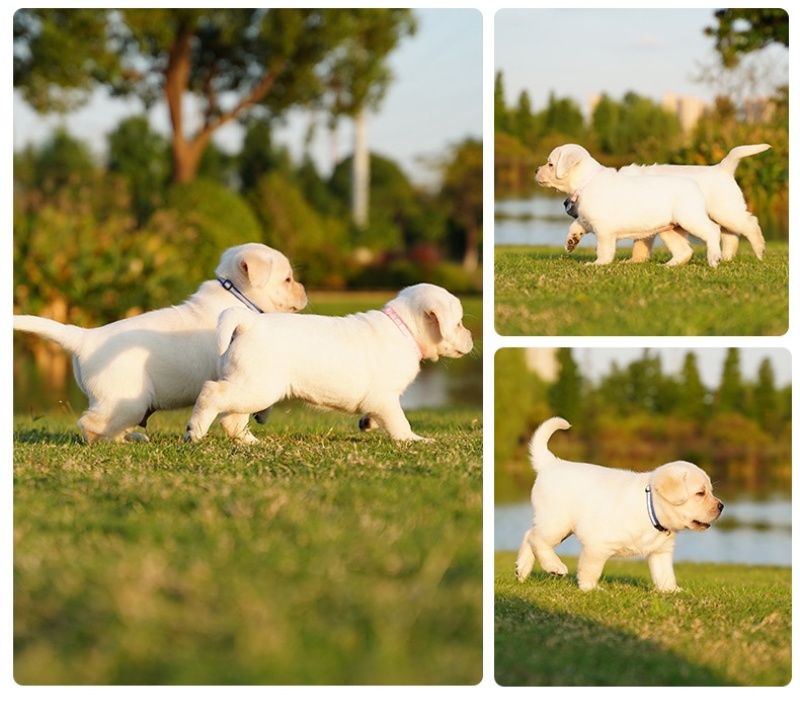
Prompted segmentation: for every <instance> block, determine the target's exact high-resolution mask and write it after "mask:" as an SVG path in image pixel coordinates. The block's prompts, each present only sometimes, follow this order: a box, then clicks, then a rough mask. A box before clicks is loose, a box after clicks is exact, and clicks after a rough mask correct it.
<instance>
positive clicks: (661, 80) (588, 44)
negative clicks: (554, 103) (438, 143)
mask: <svg viewBox="0 0 800 717" xmlns="http://www.w3.org/2000/svg"><path fill="white" fill-rule="evenodd" d="M713 12H714V11H713V9H709V8H703V9H682V8H681V9H616V8H614V9H574V8H573V9H560V10H552V9H546V10H540V9H535V10H522V9H504V10H500V11H498V13H497V14H496V15H495V53H494V54H495V59H494V68H495V70H501V71H502V72H503V81H504V87H505V92H506V101H507V102H508V103H509V104H515V103H516V102H517V100H518V98H519V94H520V92H521V91H522V90H527V91H528V94H529V95H530V97H531V100H532V103H533V110H534V111H535V112H536V111H539V110H541V109H542V108H543V107H544V106H545V104H546V103H547V99H548V96H549V95H550V93H553V94H555V96H556V97H559V98H564V97H569V98H572V99H574V100H575V101H576V102H578V103H579V104H580V105H581V108H582V109H583V110H584V111H586V110H587V108H588V103H589V98H590V97H591V95H593V94H600V93H602V92H605V93H606V94H608V95H609V96H610V97H612V98H613V99H617V100H619V99H622V97H623V95H624V94H625V93H626V92H628V91H629V90H632V91H634V92H636V93H637V94H640V95H642V96H644V97H648V98H650V99H652V100H654V101H657V102H660V101H661V100H662V98H663V97H664V94H665V93H668V92H674V93H677V94H680V95H689V96H693V97H698V98H700V99H705V100H707V101H710V100H712V99H713V97H714V96H715V94H716V93H715V91H714V87H712V86H710V85H708V84H704V83H702V82H699V81H697V78H698V75H699V74H700V71H701V68H702V67H703V66H708V65H714V64H716V57H715V52H714V41H713V38H710V37H707V36H706V35H704V34H703V28H705V27H707V26H709V25H715V24H716V22H715V20H714V17H713ZM767 52H769V57H770V58H774V59H773V61H772V62H770V65H771V66H772V67H773V70H772V71H773V72H775V74H776V75H779V74H780V75H781V76H784V77H785V75H782V74H781V69H782V68H783V67H784V66H785V65H786V63H788V52H787V51H786V50H785V48H777V47H775V48H772V49H770V50H768V51H767ZM748 60H754V58H752V57H751V58H748ZM786 70H787V73H788V65H786Z"/></svg>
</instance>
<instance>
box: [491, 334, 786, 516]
mask: <svg viewBox="0 0 800 717" xmlns="http://www.w3.org/2000/svg"><path fill="white" fill-rule="evenodd" d="M575 351H576V350H575V349H571V348H560V349H557V350H554V349H501V350H500V351H498V352H497V353H496V354H495V383H494V385H495V426H494V429H495V455H494V461H495V500H496V501H497V502H511V501H516V500H526V499H527V497H528V496H529V495H530V489H531V485H532V484H533V480H534V476H535V474H534V472H533V469H532V468H531V466H530V461H529V458H528V443H529V441H530V438H531V436H532V435H533V432H534V430H535V429H536V428H537V427H538V425H539V424H540V423H542V422H543V421H544V420H546V419H548V418H550V417H551V416H556V415H559V416H562V417H563V418H565V419H567V420H568V421H569V422H570V424H571V425H572V428H570V430H569V431H566V432H564V433H563V434H560V435H559V439H558V440H559V449H558V453H557V455H558V456H559V457H560V458H564V459H566V460H573V461H585V462H589V463H597V464H601V465H608V466H614V467H619V468H628V469H631V470H637V471H646V470H652V468H653V467H654V466H656V465H660V464H661V463H666V462H668V461H672V460H677V459H683V460H689V461H692V462H694V463H697V464H698V465H700V466H701V467H703V468H704V469H705V470H706V471H708V473H709V475H711V476H712V480H714V481H715V482H717V483H723V484H724V486H725V489H726V491H727V492H728V494H731V493H732V492H733V491H735V490H740V491H744V492H747V493H748V494H751V495H764V494H769V493H772V492H774V493H781V494H784V495H791V440H792V439H791V436H792V433H791V427H792V421H791V419H792V412H791V411H792V388H791V384H789V385H787V386H779V385H777V384H776V380H775V372H774V367H773V365H772V362H771V361H770V359H769V358H766V359H764V360H763V361H762V362H761V364H760V365H759V368H758V373H757V376H756V378H755V379H750V380H748V379H746V378H745V377H744V376H743V375H742V370H741V350H740V349H738V348H730V349H728V351H727V353H726V356H725V360H724V364H723V366H722V371H721V379H720V382H719V385H718V386H716V387H714V388H711V387H708V386H705V385H704V384H703V381H702V380H701V377H700V373H699V369H698V358H699V355H700V354H701V353H702V349H696V350H695V351H689V352H687V353H686V354H685V358H684V360H683V364H682V366H681V368H680V370H679V371H678V372H676V373H675V374H670V373H668V372H666V371H665V370H664V368H663V365H662V360H661V355H660V354H659V353H658V352H655V351H650V350H648V349H644V350H643V352H642V355H641V356H640V357H639V358H638V359H635V360H633V361H631V362H629V363H627V364H621V363H617V362H614V363H612V365H611V368H610V370H609V371H608V372H607V373H606V374H605V375H603V376H600V377H599V378H598V379H596V380H590V379H589V378H588V377H587V376H586V375H584V374H583V373H582V371H581V369H580V366H579V364H578V362H577V361H576V360H575ZM536 352H540V355H541V352H554V354H555V355H554V356H552V357H550V359H551V360H553V361H554V366H555V367H556V372H555V376H554V377H550V376H548V377H547V378H543V377H542V372H540V371H537V370H536V369H535V368H534V366H535V364H536V362H532V361H531V360H530V359H531V358H532V357H533V355H534V354H535V353H536ZM545 373H546V372H545Z"/></svg>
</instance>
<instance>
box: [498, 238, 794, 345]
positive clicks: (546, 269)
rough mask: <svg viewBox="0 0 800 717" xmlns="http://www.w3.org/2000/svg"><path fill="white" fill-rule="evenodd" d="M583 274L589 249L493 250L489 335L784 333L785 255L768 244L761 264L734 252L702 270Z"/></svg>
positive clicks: (663, 256)
mask: <svg viewBox="0 0 800 717" xmlns="http://www.w3.org/2000/svg"><path fill="white" fill-rule="evenodd" d="M630 253H631V252H630V249H620V250H619V251H618V252H617V261H615V263H613V264H611V265H608V266H591V265H590V262H592V261H594V259H595V256H596V255H595V250H594V247H593V246H587V247H581V248H579V249H577V250H576V251H575V252H574V253H572V254H566V253H565V252H564V251H563V249H561V248H559V247H505V246H500V247H496V248H495V328H496V330H497V332H498V333H499V334H501V335H504V336H780V335H783V334H784V333H786V331H787V330H788V328H789V247H788V244H786V243H771V244H769V246H768V247H767V255H766V258H765V259H764V261H763V262H760V261H758V259H756V258H755V257H754V256H753V253H752V252H751V251H749V247H748V246H746V245H743V246H742V247H740V251H739V253H738V254H737V256H736V258H735V259H733V260H732V261H730V262H724V263H722V264H721V265H720V266H719V267H718V268H717V269H712V268H711V267H709V266H708V264H707V263H706V261H705V252H704V251H702V250H701V247H695V255H694V257H693V258H692V260H691V262H690V263H689V264H687V265H686V266H682V267H670V268H668V267H665V266H663V264H664V263H665V262H666V261H667V260H668V258H669V254H668V253H667V252H666V251H665V250H664V249H661V250H659V249H658V248H656V250H655V251H654V252H653V256H652V257H651V259H650V260H649V261H648V262H646V263H643V264H626V263H624V262H622V261H620V260H621V259H625V258H627V257H630Z"/></svg>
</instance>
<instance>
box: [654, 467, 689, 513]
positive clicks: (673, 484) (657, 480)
mask: <svg viewBox="0 0 800 717" xmlns="http://www.w3.org/2000/svg"><path fill="white" fill-rule="evenodd" d="M653 487H654V488H655V490H656V492H657V493H658V494H659V495H660V496H661V497H662V498H663V499H664V500H666V501H667V502H668V503H671V504H672V505H681V504H683V503H685V502H686V501H687V500H689V490H688V488H687V487H686V468H684V467H682V466H677V465H673V464H668V465H665V466H661V467H660V468H658V469H656V472H655V475H654V476H653Z"/></svg>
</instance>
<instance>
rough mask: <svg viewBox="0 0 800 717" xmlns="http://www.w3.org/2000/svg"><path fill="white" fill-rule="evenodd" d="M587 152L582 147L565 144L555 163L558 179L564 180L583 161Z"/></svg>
mask: <svg viewBox="0 0 800 717" xmlns="http://www.w3.org/2000/svg"><path fill="white" fill-rule="evenodd" d="M585 152H586V150H584V149H583V148H582V147H579V146H578V145H574V144H565V145H564V146H563V147H561V148H560V150H559V153H558V158H557V159H556V161H555V165H556V177H557V178H558V179H563V178H564V177H565V176H566V175H567V172H569V171H570V169H572V168H573V167H574V166H575V165H576V164H577V163H578V162H579V161H580V160H581V159H583V156H584V154H585Z"/></svg>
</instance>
